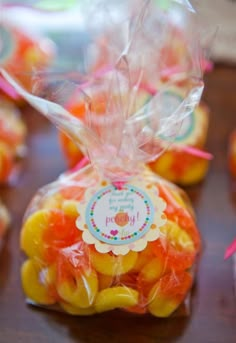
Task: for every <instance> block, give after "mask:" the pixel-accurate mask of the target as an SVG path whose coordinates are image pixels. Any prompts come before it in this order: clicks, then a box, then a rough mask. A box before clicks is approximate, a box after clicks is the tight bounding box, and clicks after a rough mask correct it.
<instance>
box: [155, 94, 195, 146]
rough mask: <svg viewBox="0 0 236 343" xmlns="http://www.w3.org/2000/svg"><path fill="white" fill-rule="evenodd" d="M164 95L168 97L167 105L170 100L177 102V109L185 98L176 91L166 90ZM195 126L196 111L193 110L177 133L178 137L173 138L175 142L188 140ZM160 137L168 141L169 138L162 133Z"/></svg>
mask: <svg viewBox="0 0 236 343" xmlns="http://www.w3.org/2000/svg"><path fill="white" fill-rule="evenodd" d="M164 95H165V96H166V99H165V101H166V106H168V104H169V103H170V102H176V105H175V106H174V107H175V109H176V108H177V107H178V106H179V105H180V104H181V102H182V101H183V98H182V97H181V96H180V95H178V94H176V93H174V92H166V93H165V94H164ZM172 106H173V105H172ZM194 127H195V113H194V112H191V113H190V114H189V115H188V116H187V117H186V118H185V119H184V120H183V122H182V125H181V127H180V129H179V133H177V135H176V137H175V138H174V139H173V142H174V143H181V142H182V141H184V140H186V139H187V138H188V137H189V136H190V135H191V134H192V132H193V130H194ZM160 138H161V139H163V140H166V141H168V139H167V137H165V135H160Z"/></svg>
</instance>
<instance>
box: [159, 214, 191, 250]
mask: <svg viewBox="0 0 236 343" xmlns="http://www.w3.org/2000/svg"><path fill="white" fill-rule="evenodd" d="M160 231H161V233H162V234H163V235H164V237H166V238H167V239H168V241H170V243H171V244H173V245H177V246H180V247H181V248H183V250H184V251H186V252H190V253H191V252H194V251H195V247H194V244H193V241H192V239H191V238H190V236H189V235H188V234H187V233H186V232H185V231H184V230H182V229H181V228H180V227H179V226H178V225H177V224H176V223H174V222H172V221H171V220H168V221H167V223H166V224H165V225H163V226H162V227H160Z"/></svg>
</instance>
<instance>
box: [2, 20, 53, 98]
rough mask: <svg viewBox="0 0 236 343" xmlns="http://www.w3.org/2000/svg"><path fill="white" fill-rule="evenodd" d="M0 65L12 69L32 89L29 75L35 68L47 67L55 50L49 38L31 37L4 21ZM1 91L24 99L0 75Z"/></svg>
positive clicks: (25, 85)
mask: <svg viewBox="0 0 236 343" xmlns="http://www.w3.org/2000/svg"><path fill="white" fill-rule="evenodd" d="M0 40H1V50H0V66H1V67H2V68H5V69H9V70H11V72H12V73H14V74H15V77H17V79H18V80H19V81H20V82H21V83H22V84H23V85H24V87H26V88H27V89H31V86H32V84H31V81H30V78H29V75H30V74H32V72H33V69H35V68H37V69H41V68H45V67H46V66H47V65H49V63H50V62H51V61H52V59H53V55H54V51H53V47H52V45H51V42H50V41H49V40H47V39H38V38H37V39H36V38H33V37H30V36H29V34H25V33H24V32H23V31H20V30H18V29H16V28H15V27H13V26H12V25H9V24H6V23H4V22H1V23H0ZM0 91H1V92H4V94H5V95H8V96H9V97H10V98H11V99H14V100H15V101H17V103H21V102H22V99H21V98H20V97H19V96H18V95H17V93H16V92H15V90H14V88H12V87H11V86H10V85H9V84H6V81H5V80H4V79H3V78H2V77H1V75H0Z"/></svg>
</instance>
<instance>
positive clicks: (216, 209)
mask: <svg viewBox="0 0 236 343" xmlns="http://www.w3.org/2000/svg"><path fill="white" fill-rule="evenodd" d="M204 99H205V100H206V101H207V103H208V105H209V106H210V107H211V110H212V118H211V125H210V134H209V140H208V149H209V151H211V152H212V153H213V154H214V155H215V159H214V161H213V162H212V164H211V168H210V172H209V175H208V177H207V179H206V181H205V182H204V184H202V185H198V186H195V187H192V188H190V189H189V190H188V193H189V195H190V197H191V199H192V200H193V203H194V206H195V209H196V212H197V217H198V225H199V228H200V230H201V232H202V236H203V239H204V242H205V246H204V251H203V254H202V258H201V261H200V265H199V269H198V276H197V285H196V289H195V291H194V294H193V297H192V303H193V306H192V313H191V315H190V316H189V317H181V318H171V319H166V320H158V319H155V318H153V317H149V316H144V317H134V316H132V315H128V314H126V313H123V312H114V313H107V314H103V315H98V316H94V317H89V318H87V317H84V318H76V317H70V316H68V315H66V314H59V313H55V312H53V311H45V310H42V309H38V308H32V307H29V306H27V305H26V304H25V302H24V295H23V293H22V290H21V283H20V274H19V271H20V265H21V262H22V260H23V256H22V254H21V252H20V251H19V247H18V238H19V231H20V227H21V221H22V216H23V213H24V211H25V208H26V206H27V204H28V203H29V200H30V198H31V197H32V196H33V194H34V193H35V191H36V190H37V188H38V187H40V186H42V185H44V184H46V183H48V182H51V181H53V180H54V179H55V178H56V177H57V176H58V174H59V173H60V172H61V171H63V169H64V168H65V164H64V162H63V158H62V157H61V155H60V150H59V146H58V143H57V135H56V130H55V129H53V128H52V126H51V125H49V123H48V122H47V121H46V120H45V119H44V118H43V117H41V116H39V115H38V114H37V113H36V112H35V111H33V110H31V109H27V110H25V113H24V117H25V119H26V122H27V124H28V128H29V138H28V146H29V152H28V157H27V158H26V159H25V160H24V162H23V163H22V171H21V174H20V177H19V180H18V183H17V184H16V185H15V186H14V187H3V188H1V190H0V192H1V196H2V198H3V200H4V201H5V203H6V204H7V205H8V206H9V208H10V210H11V212H12V216H13V222H12V227H11V232H10V234H9V235H8V237H7V240H6V242H5V244H4V246H3V249H2V251H1V253H0V342H1V343H47V342H48V343H49V342H50V343H61V342H63V343H67V342H81V343H82V342H86V343H87V342H91V343H97V342H113V343H117V342H120V343H126V342H128V343H133V342H134V343H144V342H145V343H158V342H179V343H190V342H191V343H195V342H196V343H200V342H201V343H213V342H214V343H215V342H217V343H219V342H222V343H223V342H224V343H233V342H236V297H235V295H234V290H233V272H232V268H233V264H232V261H231V260H229V261H227V262H224V260H223V255H224V251H225V248H226V246H227V244H229V243H230V242H231V240H232V239H233V237H234V236H236V195H235V194H236V186H235V185H233V183H232V182H231V181H230V179H229V177H228V173H227V165H226V161H227V156H226V153H227V139H228V134H229V133H230V131H231V130H232V129H233V127H236V68H233V67H226V66H222V65H221V66H220V65H219V66H217V67H216V69H215V70H214V72H213V73H212V74H210V75H208V76H207V77H206V90H205V94H204ZM234 191H235V194H234Z"/></svg>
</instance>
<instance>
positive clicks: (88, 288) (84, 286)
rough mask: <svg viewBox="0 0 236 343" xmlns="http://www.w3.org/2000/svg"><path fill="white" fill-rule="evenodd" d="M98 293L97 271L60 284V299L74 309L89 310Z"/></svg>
mask: <svg viewBox="0 0 236 343" xmlns="http://www.w3.org/2000/svg"><path fill="white" fill-rule="evenodd" d="M97 291H98V278H97V274H96V272H95V271H86V272H84V274H81V275H78V276H77V275H73V276H71V278H68V279H65V280H63V281H60V282H58V284H57V292H58V294H59V295H60V297H61V298H62V299H63V300H64V301H66V302H67V303H69V304H70V305H72V306H74V307H79V308H88V307H90V306H92V305H93V303H94V300H95V298H96V295H97Z"/></svg>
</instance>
